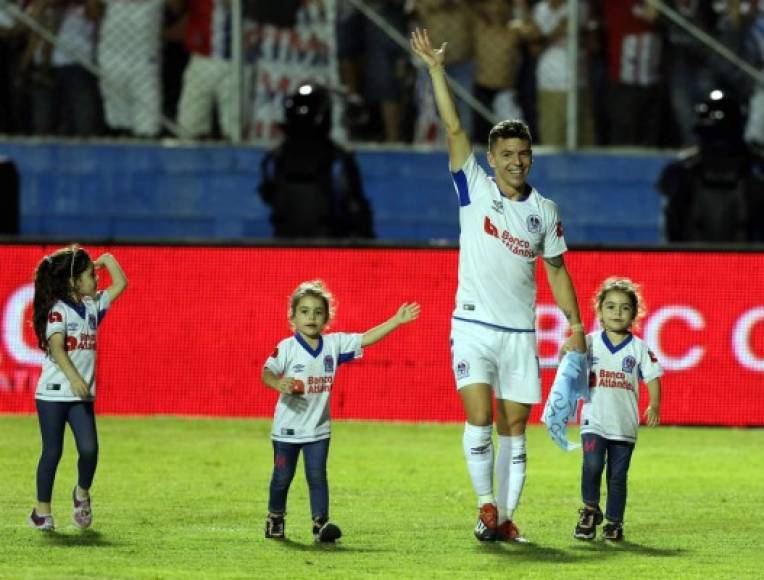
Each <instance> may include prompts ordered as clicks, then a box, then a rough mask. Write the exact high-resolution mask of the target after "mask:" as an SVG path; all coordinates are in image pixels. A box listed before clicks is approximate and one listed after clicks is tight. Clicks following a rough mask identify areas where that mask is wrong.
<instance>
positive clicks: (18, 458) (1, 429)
mask: <svg viewBox="0 0 764 580" xmlns="http://www.w3.org/2000/svg"><path fill="white" fill-rule="evenodd" d="M269 428H270V422H269V421H261V420H213V419H178V418H164V417H157V418H117V417H101V418H99V436H100V445H101V459H100V463H99V467H98V472H97V474H96V481H95V484H94V487H93V501H94V526H93V528H92V529H91V530H86V531H80V530H78V529H76V528H75V527H74V525H73V524H72V523H71V519H70V518H71V507H70V501H69V494H70V493H71V488H72V486H73V484H74V482H75V473H76V471H75V462H76V453H75V450H74V442H73V439H72V437H71V433H70V432H68V431H67V436H66V437H67V438H66V443H65V452H64V457H63V459H62V461H61V464H60V466H59V470H58V477H57V483H56V487H55V492H54V516H55V517H56V524H57V530H56V532H54V533H41V532H39V531H37V530H33V529H31V528H28V527H27V526H26V523H25V518H26V517H27V515H28V514H29V512H30V511H31V508H32V506H33V504H34V495H35V488H34V473H35V467H36V462H37V458H38V455H39V434H38V430H37V423H36V417H34V416H21V417H19V416H0V473H2V489H3V493H2V494H1V495H0V531H1V532H2V551H1V552H0V577H2V578H35V579H41V578H44V579H47V578H70V579H71V578H184V579H186V578H190V579H194V578H292V579H295V578H417V579H418V578H450V579H452V580H453V579H458V578H470V579H472V578H475V579H479V580H482V579H484V578H505V579H506V578H510V579H515V578H550V577H555V578H587V579H591V578H642V579H643V578H672V579H673V578H700V577H703V578H756V577H757V578H761V577H762V574H764V550H762V543H763V542H764V539H763V538H764V526H763V525H762V517H764V513H762V505H764V451H762V450H763V449H764V431H762V430H736V429H701V428H668V427H663V428H659V429H656V430H648V429H643V430H642V432H641V434H640V441H639V443H638V445H637V449H636V451H635V454H634V457H633V460H632V468H631V471H630V483H629V484H630V488H629V501H628V505H627V511H626V525H625V533H626V541H625V542H623V543H622V544H618V545H611V544H608V543H605V542H602V541H600V540H596V541H594V542H591V543H585V542H580V541H577V540H574V539H573V538H572V531H573V527H574V525H575V522H576V517H577V513H576V510H577V508H578V507H579V501H580V500H579V491H578V490H579V470H580V456H579V452H573V453H564V452H562V451H560V450H559V449H558V448H557V447H555V446H554V445H553V444H552V442H551V441H550V440H549V439H548V437H547V435H546V432H545V431H544V430H543V428H542V427H532V428H531V429H530V430H529V441H528V459H529V467H528V478H527V482H526V487H525V492H524V495H523V500H522V503H521V506H520V509H519V511H518V513H517V514H516V521H517V522H518V524H519V526H520V528H521V530H522V531H523V533H524V535H525V536H527V537H528V539H530V540H531V543H530V544H527V545H520V544H512V545H508V544H480V543H478V542H477V541H476V540H475V539H474V538H473V537H472V526H473V525H474V520H475V516H476V507H475V498H474V497H473V494H472V492H471V489H470V484H469V480H468V477H467V473H466V468H465V467H464V460H463V457H462V451H461V431H462V427H461V425H436V424H420V425H404V424H387V423H353V422H347V423H344V422H336V423H335V425H334V436H333V439H332V447H331V451H330V454H329V482H330V493H331V500H330V501H331V508H332V519H333V520H335V521H336V522H337V523H338V524H339V525H340V526H341V527H342V530H343V532H344V537H343V538H342V539H341V540H340V541H339V542H338V543H337V545H335V546H322V545H316V544H314V543H313V541H312V536H311V529H310V512H309V507H308V500H307V492H306V484H305V479H304V475H303V472H302V467H300V468H299V469H298V473H297V475H296V477H295V481H294V483H293V484H292V491H291V493H290V498H289V513H288V516H287V536H288V538H289V540H288V541H285V542H276V541H273V540H265V539H264V538H263V521H264V517H265V514H266V505H267V498H268V483H269V479H270V472H271V461H272V459H271V453H272V452H271V446H270V440H269V437H268V433H269ZM570 435H571V438H574V437H575V436H576V435H577V434H576V432H575V430H573V431H572V432H571V434H570Z"/></svg>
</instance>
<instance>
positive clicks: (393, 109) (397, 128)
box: [364, 0, 412, 142]
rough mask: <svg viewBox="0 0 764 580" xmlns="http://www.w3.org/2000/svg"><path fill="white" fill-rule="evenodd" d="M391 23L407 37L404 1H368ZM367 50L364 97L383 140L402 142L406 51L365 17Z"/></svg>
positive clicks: (407, 70) (406, 69)
mask: <svg viewBox="0 0 764 580" xmlns="http://www.w3.org/2000/svg"><path fill="white" fill-rule="evenodd" d="M368 3H369V4H370V6H371V8H373V9H374V10H375V11H376V12H377V13H378V14H379V15H380V16H381V17H382V18H383V19H384V20H385V21H386V22H387V24H388V25H389V26H392V27H393V28H394V29H395V30H397V31H398V32H399V33H400V34H401V35H403V36H404V37H405V35H406V34H407V32H408V24H407V19H406V14H405V12H404V9H403V8H404V4H405V0H370V1H369V2H368ZM364 24H365V29H364V39H365V42H364V45H365V51H366V63H365V67H364V68H365V71H366V77H365V83H364V98H365V99H366V102H367V103H368V104H369V105H371V106H372V108H373V109H374V110H375V111H378V112H379V115H380V118H381V121H382V135H381V137H382V139H383V140H384V141H387V142H400V141H402V135H403V131H402V130H403V114H404V112H403V111H404V106H405V89H406V84H407V77H408V76H409V75H410V74H411V73H412V70H411V67H410V65H409V59H408V54H407V52H406V51H405V50H404V49H403V48H401V47H400V46H398V44H396V43H395V42H394V41H393V39H392V38H391V37H390V36H389V35H388V34H387V33H386V32H384V31H383V30H381V29H380V28H379V27H378V26H377V25H376V24H375V23H373V22H372V21H371V20H369V19H368V18H365V19H364Z"/></svg>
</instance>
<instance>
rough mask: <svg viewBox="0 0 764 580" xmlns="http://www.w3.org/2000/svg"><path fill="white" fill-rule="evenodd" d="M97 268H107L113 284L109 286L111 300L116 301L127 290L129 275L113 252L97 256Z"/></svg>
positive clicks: (95, 263)
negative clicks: (126, 274)
mask: <svg viewBox="0 0 764 580" xmlns="http://www.w3.org/2000/svg"><path fill="white" fill-rule="evenodd" d="M93 265H94V266H95V268H96V270H97V269H99V268H106V270H108V272H109V277H110V278H111V286H109V287H108V288H107V290H108V292H109V296H110V297H111V301H112V302H114V301H115V300H116V299H117V297H118V296H119V295H120V294H122V292H124V291H125V288H127V276H125V273H124V272H123V271H122V268H121V267H120V265H119V262H117V259H116V258H115V257H114V256H112V255H111V254H101V255H100V256H98V258H96V261H95V262H94V263H93Z"/></svg>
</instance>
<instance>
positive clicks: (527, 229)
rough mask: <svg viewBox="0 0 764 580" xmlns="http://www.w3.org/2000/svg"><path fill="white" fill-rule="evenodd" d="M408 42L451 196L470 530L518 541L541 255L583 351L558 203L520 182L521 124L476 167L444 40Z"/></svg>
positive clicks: (534, 391) (524, 157)
mask: <svg viewBox="0 0 764 580" xmlns="http://www.w3.org/2000/svg"><path fill="white" fill-rule="evenodd" d="M411 48H412V50H413V51H414V52H415V53H416V54H417V55H418V56H419V57H420V58H421V59H422V61H423V62H424V63H425V64H426V65H427V67H428V69H429V72H430V77H431V79H432V85H433V92H434V95H435V102H436V105H437V107H438V112H439V113H440V117H441V119H442V122H443V125H444V127H445V130H446V135H447V140H448V154H449V166H450V170H451V172H452V177H453V180H454V184H455V187H456V193H457V195H458V200H459V225H460V228H461V235H460V238H459V246H460V252H459V287H458V290H457V295H456V309H455V310H454V315H453V321H452V330H451V353H452V364H453V370H454V375H455V377H456V383H457V387H458V390H459V396H460V397H461V399H462V403H463V404H464V410H465V413H466V415H467V422H466V424H465V429H464V439H463V445H464V453H465V457H466V460H467V468H468V470H469V473H470V478H471V480H472V485H473V488H474V490H475V493H476V494H477V496H478V506H479V516H478V521H477V525H476V527H475V536H476V537H477V539H478V540H481V541H493V540H502V541H523V538H522V536H521V535H520V533H519V531H518V529H517V526H516V525H515V524H514V523H513V521H512V516H513V513H514V511H515V508H516V507H517V505H518V502H519V498H520V494H521V492H522V488H523V484H524V482H525V470H526V453H525V427H526V424H527V422H528V417H529V415H530V411H531V405H532V404H534V403H538V402H540V401H541V385H540V369H539V362H538V356H537V347H536V337H535V306H536V281H535V265H536V259H537V258H538V257H542V258H543V260H544V267H545V270H546V274H547V279H548V280H549V285H550V287H551V289H552V293H553V294H554V298H555V301H556V302H557V305H558V306H559V307H560V308H561V309H562V311H563V313H564V314H565V316H566V318H567V320H568V322H569V324H570V327H571V330H572V331H573V338H572V344H571V346H572V347H573V348H575V349H576V350H579V351H581V352H584V351H585V350H586V342H585V340H584V334H583V326H582V325H581V321H580V315H579V310H578V302H577V299H576V293H575V290H574V288H573V283H572V281H571V279H570V275H569V274H568V271H567V269H566V268H565V264H564V262H563V258H562V254H563V253H564V252H565V251H566V250H567V247H566V245H565V240H564V238H563V235H562V223H561V221H560V218H559V215H558V211H557V206H556V204H555V203H554V202H552V201H550V200H548V199H545V198H544V197H542V196H541V195H539V193H538V192H537V191H536V190H535V189H533V188H532V187H531V186H529V185H528V184H527V183H526V178H527V176H528V172H529V171H530V168H531V163H532V152H531V136H530V132H529V131H528V127H527V126H526V125H525V123H523V122H522V121H502V122H501V123H499V124H497V125H496V126H495V127H494V128H493V129H492V130H491V133H490V135H489V139H488V163H489V164H490V166H491V168H492V169H493V170H494V173H495V176H494V177H493V178H491V177H489V176H488V174H486V172H485V171H484V170H483V169H482V168H481V167H480V166H479V165H478V163H477V161H476V160H475V156H474V154H473V153H472V148H471V145H470V140H469V138H468V136H467V134H466V133H465V131H464V129H463V128H462V125H461V122H460V120H459V116H458V114H457V111H456V107H455V104H454V101H453V98H452V97H451V94H450V92H449V89H448V83H447V81H446V77H445V74H444V72H443V61H444V56H445V48H446V44H445V43H444V44H443V46H442V47H441V48H440V49H437V50H436V49H433V48H432V46H431V44H430V40H429V38H428V36H427V31H426V30H425V31H420V30H418V29H417V30H416V31H414V32H413V33H412V36H411ZM492 393H495V395H496V410H497V415H496V430H497V432H498V435H499V452H498V456H497V459H496V480H497V493H496V495H494V489H493V468H494V453H493V441H492V430H493V427H492V425H493V401H492Z"/></svg>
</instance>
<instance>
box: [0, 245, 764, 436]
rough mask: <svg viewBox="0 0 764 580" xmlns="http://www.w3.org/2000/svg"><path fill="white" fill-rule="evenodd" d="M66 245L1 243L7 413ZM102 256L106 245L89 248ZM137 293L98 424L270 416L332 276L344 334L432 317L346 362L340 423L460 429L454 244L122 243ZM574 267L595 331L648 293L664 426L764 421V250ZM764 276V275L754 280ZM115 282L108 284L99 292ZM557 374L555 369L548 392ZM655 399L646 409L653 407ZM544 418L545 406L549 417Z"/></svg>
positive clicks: (546, 332)
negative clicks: (303, 285)
mask: <svg viewBox="0 0 764 580" xmlns="http://www.w3.org/2000/svg"><path fill="white" fill-rule="evenodd" d="M52 249H53V248H52V247H46V246H39V245H38V246H0V263H1V264H2V280H0V307H2V311H0V316H2V319H1V320H0V323H1V328H2V346H1V347H0V412H6V413H8V412H11V413H13V412H31V411H33V410H34V400H33V399H34V395H33V393H34V388H35V384H36V380H37V375H38V373H39V361H40V360H41V356H42V355H41V353H40V352H39V350H37V349H36V347H35V346H34V345H35V338H34V334H33V332H32V329H31V324H30V321H31V299H32V286H31V281H32V276H33V272H34V268H35V265H36V263H37V262H38V260H39V259H40V258H41V257H42V256H43V255H44V254H45V253H47V252H50V251H51V250H52ZM87 249H88V250H89V251H90V252H91V254H92V255H94V256H95V255H97V254H98V253H99V251H102V250H104V249H105V248H87ZM109 251H111V252H113V253H114V254H115V256H117V258H118V259H119V261H120V263H121V264H122V265H123V267H124V269H125V272H126V273H127V275H128V278H129V279H130V287H129V288H128V290H127V292H126V293H125V294H124V295H123V297H122V298H120V300H119V302H117V304H116V305H115V307H114V308H113V309H112V311H111V312H110V313H109V315H108V316H107V317H106V320H105V322H104V324H103V326H102V327H101V329H100V330H99V344H98V353H99V354H98V356H99V370H98V385H99V389H98V393H99V398H98V403H97V406H98V408H99V411H100V412H101V413H110V414H155V413H156V414H174V415H185V414H189V415H223V416H253V417H268V416H270V415H271V413H272V411H273V405H274V402H275V399H276V394H275V393H274V392H273V391H271V390H270V389H268V388H266V387H265V386H263V384H262V383H261V382H260V379H259V377H260V371H261V368H262V364H263V362H264V360H265V358H266V357H267V355H268V354H269V353H270V352H271V351H272V350H273V347H274V346H275V344H276V343H277V342H278V341H279V340H280V339H281V338H283V337H285V336H287V335H289V334H290V329H289V326H288V323H287V319H286V312H287V298H288V296H289V295H290V293H291V291H292V290H293V289H294V288H295V287H296V286H297V284H298V283H299V282H301V281H303V280H309V279H312V278H317V277H318V278H321V279H323V280H324V281H325V282H326V283H327V285H328V286H329V288H330V289H331V290H332V291H333V292H334V294H335V296H336V298H337V302H338V314H337V318H336V320H335V321H334V323H333V325H332V326H333V328H334V329H336V330H342V331H351V332H352V331H364V330H366V329H368V328H370V327H372V326H374V325H375V324H377V323H379V322H381V321H382V320H384V319H386V318H387V317H389V316H391V315H392V314H393V313H394V312H395V311H396V309H397V308H398V306H399V305H400V304H401V303H402V302H405V301H414V300H415V301H418V302H420V303H421V304H422V315H421V317H420V319H419V320H418V321H417V322H415V323H413V324H410V325H407V326H405V327H403V328H401V329H399V330H398V331H396V332H395V333H393V334H392V335H390V336H389V337H388V338H387V339H385V340H384V341H382V342H380V343H378V344H376V345H374V346H372V347H369V348H368V349H366V353H365V355H364V358H363V359H361V360H360V361H358V362H355V363H353V364H349V365H345V366H343V367H342V369H341V371H340V373H339V374H338V380H337V384H336V390H335V392H334V394H333V397H332V398H333V401H332V407H333V414H334V417H336V418H353V419H379V420H404V421H418V420H421V421H461V420H462V419H463V415H462V411H461V405H460V403H459V399H458V396H457V394H456V391H455V388H454V381H453V377H452V374H451V370H450V361H449V344H448V332H449V319H450V315H451V310H452V308H453V300H454V292H455V288H456V268H457V256H456V251H454V250H450V249H367V250H358V249H274V248H208V247H207V248H204V247H196V248H177V247H113V248H109ZM566 262H567V264H568V268H569V269H570V271H571V273H572V275H573V278H574V281H575V283H576V287H577V289H578V294H579V300H580V302H581V306H582V310H583V316H584V321H585V323H586V324H587V327H588V328H591V327H592V323H593V315H592V309H591V306H590V303H591V297H592V294H593V292H594V291H595V289H596V288H597V285H598V284H599V283H600V282H601V281H602V280H603V279H604V278H606V277H608V276H611V275H623V276H629V277H631V278H633V279H634V280H636V281H638V282H639V283H641V284H642V285H643V287H644V296H645V298H646V302H647V305H648V308H649V310H648V316H647V318H646V319H645V321H643V324H642V329H641V332H640V334H641V335H642V336H643V337H644V338H645V339H646V340H647V342H648V344H650V345H651V347H652V348H653V350H654V351H655V352H656V354H657V355H658V357H659V358H660V360H661V362H662V364H663V365H664V368H666V370H667V373H666V375H665V376H664V378H663V387H664V396H663V405H662V414H663V422H664V424H711V425H713V424H718V425H764V381H763V380H762V379H764V298H763V297H764V276H762V275H761V274H760V271H761V266H762V257H761V255H756V254H733V253H688V252H672V253H668V252H621V251H613V252H571V253H569V254H567V257H566ZM757 272H759V274H757ZM539 282H540V289H539V320H538V326H539V333H538V338H539V344H540V352H541V356H542V362H544V363H546V364H553V362H554V358H555V355H556V352H557V348H558V345H559V343H560V341H561V340H562V336H563V332H564V321H563V318H562V317H561V315H560V314H559V312H558V311H557V309H556V307H555V306H554V302H553V300H552V298H551V294H550V292H549V290H548V288H547V286H546V282H545V276H544V274H543V269H541V270H540V271H539ZM102 285H103V284H102ZM552 373H553V371H552V370H551V369H548V370H545V371H544V387H545V390H546V389H548V388H549V386H550V384H551V380H552V376H553V375H552ZM646 398H647V397H643V401H642V403H643V406H644V403H645V399H646ZM539 413H540V408H539V407H536V409H535V410H534V415H533V420H538V416H539Z"/></svg>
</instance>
